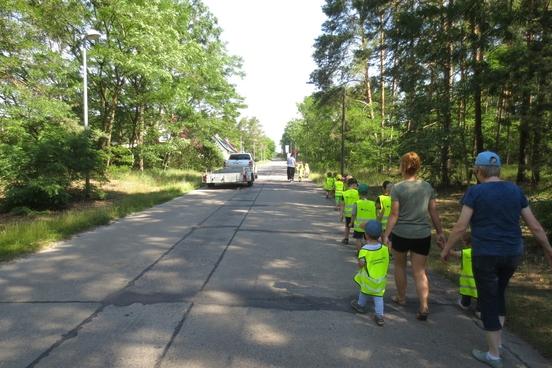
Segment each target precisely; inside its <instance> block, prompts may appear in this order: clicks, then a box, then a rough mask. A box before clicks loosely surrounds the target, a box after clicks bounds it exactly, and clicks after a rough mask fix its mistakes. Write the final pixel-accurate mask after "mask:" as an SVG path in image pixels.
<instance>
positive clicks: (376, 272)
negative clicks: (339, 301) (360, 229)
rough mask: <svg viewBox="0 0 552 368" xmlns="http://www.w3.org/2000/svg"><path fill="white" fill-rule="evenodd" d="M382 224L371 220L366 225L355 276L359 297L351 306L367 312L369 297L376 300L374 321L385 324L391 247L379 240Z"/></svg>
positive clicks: (379, 324) (380, 324)
mask: <svg viewBox="0 0 552 368" xmlns="http://www.w3.org/2000/svg"><path fill="white" fill-rule="evenodd" d="M380 235H381V224H380V223H379V222H378V221H376V220H370V221H368V222H367V223H366V225H365V226H364V245H363V246H362V248H360V251H359V253H358V268H359V270H358V272H357V274H356V275H355V277H354V280H355V282H356V283H357V284H358V286H359V289H360V291H359V293H358V299H357V300H353V301H351V307H352V308H353V309H354V310H356V311H357V312H359V313H366V312H367V308H366V307H367V303H368V298H370V297H372V299H373V301H374V312H375V313H374V321H375V322H376V324H377V325H378V326H383V325H384V324H385V321H384V319H383V312H384V311H383V295H384V294H385V286H386V284H387V270H388V268H389V249H388V248H387V247H386V246H385V245H383V244H381V243H380V242H379V241H378V238H379V237H380Z"/></svg>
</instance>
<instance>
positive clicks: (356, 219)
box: [351, 183, 377, 252]
mask: <svg viewBox="0 0 552 368" xmlns="http://www.w3.org/2000/svg"><path fill="white" fill-rule="evenodd" d="M368 189H369V188H368V185H366V184H364V183H362V184H359V186H358V195H359V197H360V199H359V200H358V201H356V203H355V204H354V205H353V216H352V219H351V221H352V223H353V225H352V226H353V239H355V247H356V250H357V252H358V251H360V247H362V241H363V240H364V225H365V224H366V222H368V221H369V220H376V219H377V213H376V202H374V201H372V200H370V199H368Z"/></svg>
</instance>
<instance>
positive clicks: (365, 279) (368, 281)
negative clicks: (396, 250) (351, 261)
mask: <svg viewBox="0 0 552 368" xmlns="http://www.w3.org/2000/svg"><path fill="white" fill-rule="evenodd" d="M358 258H359V259H364V267H362V268H361V269H360V270H358V272H357V274H356V275H355V277H354V280H355V282H356V283H357V284H358V286H359V287H360V291H361V292H362V293H363V294H368V295H372V296H383V294H384V293H385V285H386V284H387V269H388V268H389V249H388V248H387V247H386V246H385V245H381V246H380V247H379V248H378V249H376V250H370V249H365V247H362V248H360V252H359V253H358Z"/></svg>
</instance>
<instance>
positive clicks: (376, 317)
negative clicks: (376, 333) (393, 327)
mask: <svg viewBox="0 0 552 368" xmlns="http://www.w3.org/2000/svg"><path fill="white" fill-rule="evenodd" d="M374 322H376V325H378V326H380V327H383V325H384V324H385V321H384V320H383V316H379V315H377V314H376V315H374Z"/></svg>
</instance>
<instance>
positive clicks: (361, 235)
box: [353, 230, 364, 239]
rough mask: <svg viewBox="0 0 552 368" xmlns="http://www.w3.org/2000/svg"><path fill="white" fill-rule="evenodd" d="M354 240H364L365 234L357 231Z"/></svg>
mask: <svg viewBox="0 0 552 368" xmlns="http://www.w3.org/2000/svg"><path fill="white" fill-rule="evenodd" d="M353 239H364V233H363V232H360V231H356V230H355V231H354V232H353Z"/></svg>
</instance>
